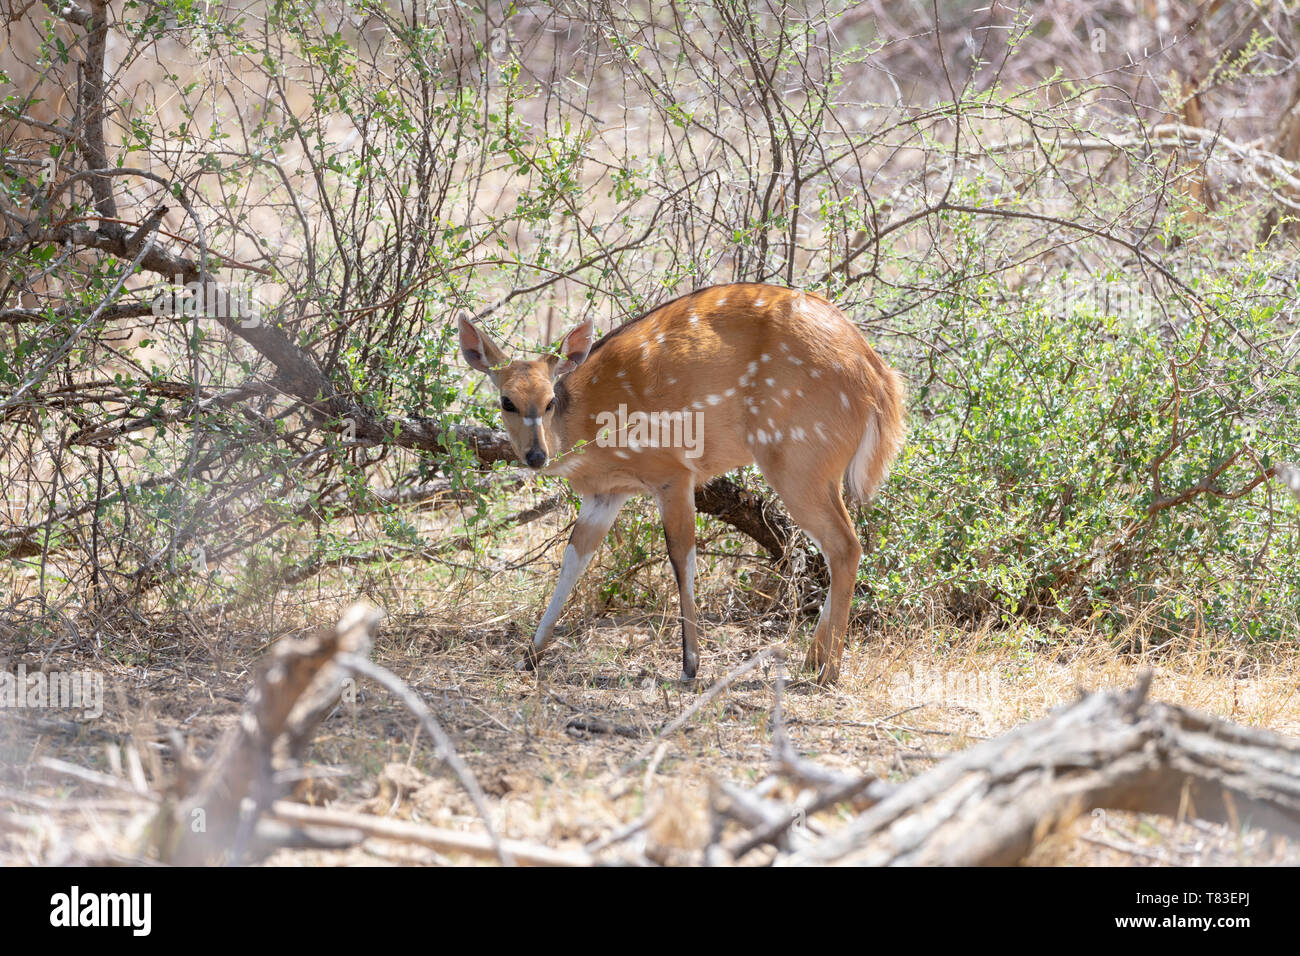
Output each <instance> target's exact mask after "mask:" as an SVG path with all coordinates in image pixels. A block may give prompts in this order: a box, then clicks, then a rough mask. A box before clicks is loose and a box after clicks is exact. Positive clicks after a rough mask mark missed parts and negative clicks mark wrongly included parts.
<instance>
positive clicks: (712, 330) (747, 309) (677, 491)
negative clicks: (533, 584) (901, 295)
mask: <svg viewBox="0 0 1300 956" xmlns="http://www.w3.org/2000/svg"><path fill="white" fill-rule="evenodd" d="M590 335H591V332H590V324H589V323H587V324H584V325H583V326H579V327H578V328H577V329H575V330H574V331H573V332H571V333H569V335H568V336H566V337H565V340H564V347H563V349H562V352H563V355H564V357H563V358H559V359H557V358H545V359H539V360H535V361H523V362H508V363H507V362H505V361H504V353H501V351H500V349H499V348H497V347H496V346H495V344H494V343H492V342H491V340H490V339H488V338H487V337H486V336H485V335H483V334H482V333H481V332H479V331H478V330H477V329H476V328H474V327H473V326H469V330H468V331H467V330H466V327H465V325H464V324H463V325H462V346H463V347H467V348H468V349H469V351H467V353H466V355H467V358H470V357H471V355H472V354H473V352H474V349H477V350H478V351H479V352H480V353H481V354H482V355H483V356H485V357H486V358H487V362H486V363H485V364H486V366H498V367H495V368H484V370H485V371H488V372H489V374H491V375H492V377H493V380H494V382H495V383H496V385H497V387H498V388H499V389H500V391H501V394H502V396H503V398H504V399H508V400H509V401H510V402H511V403H512V404H513V406H514V407H515V408H516V409H517V412H516V413H506V414H503V418H504V419H505V424H506V427H507V430H508V431H509V433H510V437H511V441H512V443H513V444H514V446H515V450H516V451H517V452H519V453H520V456H521V458H522V457H524V456H525V455H527V454H528V453H529V452H530V451H532V453H533V456H534V459H536V458H537V455H538V453H539V451H540V453H543V454H544V455H545V459H546V464H545V466H544V467H543V468H542V469H541V470H542V471H543V473H546V474H554V475H561V476H563V477H565V478H567V479H568V480H569V482H570V484H572V486H573V488H574V490H575V491H576V492H577V493H578V494H579V495H581V496H582V497H583V500H584V508H583V511H582V515H581V516H580V518H579V522H578V525H577V527H576V528H575V531H574V539H573V541H572V542H571V549H572V550H573V551H574V554H575V558H574V563H575V565H585V562H586V560H587V559H589V557H590V553H591V552H592V551H594V550H595V545H596V544H598V543H599V540H600V538H602V537H603V536H604V533H605V531H606V530H607V529H608V526H609V523H612V520H613V514H609V515H606V512H607V511H608V510H609V508H610V507H612V509H613V512H614V513H616V512H617V507H618V505H619V504H621V503H622V499H623V497H624V496H626V495H631V494H638V493H649V494H652V495H654V496H655V497H656V500H657V501H658V502H659V506H660V511H661V514H662V515H663V518H664V525H665V530H666V532H667V535H668V544H669V556H670V558H671V559H672V561H673V567H674V569H675V570H676V572H677V577H678V584H679V587H681V590H682V618H683V647H684V651H683V659H684V666H683V671H684V673H685V674H686V676H688V677H690V676H693V675H694V660H695V656H696V652H695V625H694V618H695V609H694V600H693V595H692V593H691V585H690V581H689V577H690V572H691V571H693V565H694V505H693V490H694V488H695V487H696V486H697V485H699V484H701V483H703V482H704V481H707V480H708V479H709V478H711V477H713V476H714V475H718V474H722V473H723V472H727V471H730V470H732V469H734V468H738V467H740V466H743V465H748V464H752V463H753V464H757V465H758V467H759V468H760V469H761V470H762V472H763V474H764V476H765V477H766V478H767V479H768V481H769V482H771V484H772V486H773V488H775V489H776V491H777V493H778V494H779V495H780V496H781V498H782V500H783V501H784V502H785V504H786V506H787V507H788V508H789V509H790V513H791V516H792V517H793V518H794V520H795V521H796V523H798V524H799V525H800V527H802V528H803V529H804V530H805V531H807V532H808V534H809V535H810V536H811V537H812V538H813V539H814V541H815V542H816V543H817V545H818V547H819V548H821V550H822V551H823V553H824V554H825V555H826V558H827V562H828V564H829V565H830V569H831V579H832V583H831V593H830V595H829V596H828V604H827V608H826V609H825V611H824V613H823V615H822V620H821V621H819V623H818V628H817V634H816V637H815V639H814V642H813V646H812V648H811V650H810V651H809V659H808V663H809V664H810V665H811V666H812V667H814V668H815V669H816V671H817V673H818V677H819V679H822V680H833V679H834V678H835V675H836V672H837V671H838V666H839V660H840V655H841V653H842V649H843V639H844V631H845V630H846V628H847V624H848V602H849V599H850V597H851V593H852V586H853V580H854V578H855V577H856V571H857V564H858V560H859V557H860V555H861V546H860V545H859V543H858V541H857V537H856V534H855V533H854V531H853V526H852V523H851V522H850V521H849V517H848V513H847V511H846V509H845V507H844V502H843V499H842V497H841V484H842V483H843V482H844V481H845V480H846V479H847V481H848V484H849V487H850V490H851V491H852V492H854V493H856V495H857V496H859V497H861V498H869V497H870V495H871V494H872V493H874V491H875V490H876V488H877V487H878V486H879V483H880V481H881V480H882V479H883V477H884V475H885V472H886V470H887V469H888V466H889V463H890V462H891V461H892V460H893V458H894V455H895V454H896V453H897V450H898V446H899V443H900V441H901V438H902V433H903V421H902V406H903V388H902V384H901V381H900V380H899V378H898V375H897V374H896V373H895V372H894V371H893V370H892V369H891V368H889V367H888V366H887V365H885V363H884V362H883V361H882V360H881V359H880V357H879V356H878V355H877V354H876V353H875V351H874V350H873V349H872V348H871V347H870V346H869V345H868V344H867V342H866V340H865V339H863V337H862V335H861V333H860V332H859V331H858V330H857V328H856V327H854V326H853V324H852V323H851V322H850V321H849V320H848V319H847V318H846V317H845V316H844V315H843V313H841V312H840V311H839V310H838V309H836V308H835V306H833V305H832V304H831V303H829V302H827V301H826V300H825V299H823V298H821V297H820V296H817V295H814V294H812V293H807V292H799V291H792V290H789V289H783V288H778V287H775V286H767V285H757V284H737V285H726V286H715V287H712V288H709V289H704V290H701V291H699V292H696V293H693V294H691V295H687V296H684V297H682V298H680V299H676V300H674V301H672V302H670V303H668V304H666V305H664V306H661V307H660V308H658V309H655V310H654V311H653V312H650V313H648V314H647V315H645V316H643V317H641V318H639V319H636V320H634V321H633V322H631V323H628V324H627V325H625V326H623V327H621V328H619V329H617V330H615V331H614V332H612V333H610V334H609V335H607V336H606V337H605V338H604V339H603V340H601V342H599V343H597V344H596V345H595V346H594V347H593V348H591V350H590V354H589V355H588V356H587V357H586V358H585V361H584V359H583V356H584V355H586V353H587V346H588V345H589V344H590ZM476 340H477V344H476ZM467 342H468V345H467ZM575 362H576V366H575V365H574V363H575ZM471 364H474V362H473V360H472V358H471ZM476 367H484V366H483V365H476ZM566 372H567V374H566ZM555 373H558V376H559V377H558V381H555V382H554V384H552V377H553V374H555ZM553 398H554V399H555V407H554V409H553V410H552V411H549V412H548V411H546V409H547V406H548V403H550V402H551V400H552V399H553ZM620 405H624V406H626V410H627V413H628V414H629V415H633V413H657V412H687V413H696V412H698V413H699V414H700V416H701V417H700V418H699V419H697V421H698V422H700V423H701V425H702V435H701V438H702V440H701V442H700V445H699V450H700V452H701V453H700V454H699V456H698V457H694V458H692V457H691V456H690V455H688V454H687V452H688V450H689V449H687V448H683V447H668V448H665V447H644V446H642V447H630V445H629V443H627V442H626V441H624V440H623V439H626V438H627V437H628V436H627V433H626V432H623V433H617V434H614V433H610V432H607V433H606V436H605V439H604V441H605V442H606V443H607V444H605V445H602V443H601V441H602V438H601V428H600V425H601V424H602V421H598V419H600V417H601V415H602V413H606V412H615V411H616V410H617V409H618V407H619V406H620ZM604 421H605V422H607V421H608V419H605V420H604ZM610 438H613V439H614V442H615V443H614V444H608V442H609V439H610ZM589 500H590V501H592V502H596V504H595V505H593V512H594V515H595V516H594V517H593V518H592V519H591V520H590V521H587V522H584V520H583V518H584V517H585V516H586V514H587V504H586V503H587V502H588V501H589ZM606 517H608V521H606V520H605V519H606ZM592 539H594V540H592ZM568 561H569V558H568V552H567V551H566V568H565V571H563V572H562V582H561V587H562V588H563V587H565V586H567V587H572V583H571V581H570V580H569V578H571V577H573V575H572V574H570V573H569V568H568ZM579 572H580V568H579ZM557 597H561V595H560V594H559V593H558V592H557ZM561 601H562V597H561ZM552 611H555V613H556V614H558V610H557V609H556V608H555V607H554V602H553V606H552V608H549V609H548V616H547V618H544V619H543V628H539V633H538V640H537V645H538V646H537V647H536V649H535V650H536V652H540V650H541V649H542V648H544V646H545V644H546V643H547V642H548V641H549V639H550V634H549V627H548V626H547V624H548V620H549V621H550V623H551V624H553V619H552V618H553V616H554V615H552V613H551V612H552ZM544 631H545V633H543V632H544ZM534 656H535V655H534Z"/></svg>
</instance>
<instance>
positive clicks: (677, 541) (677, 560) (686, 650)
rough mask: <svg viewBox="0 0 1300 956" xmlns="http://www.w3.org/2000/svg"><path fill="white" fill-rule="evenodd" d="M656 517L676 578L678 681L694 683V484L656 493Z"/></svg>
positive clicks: (688, 481)
mask: <svg viewBox="0 0 1300 956" xmlns="http://www.w3.org/2000/svg"><path fill="white" fill-rule="evenodd" d="M656 500H657V501H658V503H659V516H660V517H661V518H662V519H663V523H664V538H665V539H666V540H667V543H668V560H669V561H671V562H672V565H673V574H674V576H675V577H676V578H677V603H678V605H679V607H680V613H681V619H682V680H684V681H688V680H694V679H695V671H696V669H697V668H698V667H699V666H700V644H699V636H698V632H697V629H696V620H695V484H694V482H693V481H692V480H691V478H690V476H686V477H683V478H681V479H679V480H676V481H673V482H672V483H670V484H668V485H666V486H664V487H663V488H661V489H659V492H658V494H657V495H656Z"/></svg>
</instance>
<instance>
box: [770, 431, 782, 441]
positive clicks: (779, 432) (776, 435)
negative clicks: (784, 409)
mask: <svg viewBox="0 0 1300 956" xmlns="http://www.w3.org/2000/svg"><path fill="white" fill-rule="evenodd" d="M780 440H781V430H780V429H779V428H778V429H777V431H776V434H775V435H773V436H772V441H780Z"/></svg>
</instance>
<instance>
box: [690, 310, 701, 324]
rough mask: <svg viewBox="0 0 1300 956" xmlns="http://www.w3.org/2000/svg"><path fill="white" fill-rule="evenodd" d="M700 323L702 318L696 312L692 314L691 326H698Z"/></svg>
mask: <svg viewBox="0 0 1300 956" xmlns="http://www.w3.org/2000/svg"><path fill="white" fill-rule="evenodd" d="M699 321H700V316H699V314H698V313H696V312H692V313H691V325H696V324H698V323H699Z"/></svg>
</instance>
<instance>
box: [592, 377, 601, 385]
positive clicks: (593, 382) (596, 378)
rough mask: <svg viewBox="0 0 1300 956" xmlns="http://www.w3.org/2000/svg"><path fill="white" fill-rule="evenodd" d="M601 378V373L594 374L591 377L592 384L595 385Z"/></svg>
mask: <svg viewBox="0 0 1300 956" xmlns="http://www.w3.org/2000/svg"><path fill="white" fill-rule="evenodd" d="M599 378H600V376H599V375H593V376H592V377H591V382H590V384H592V385H595V384H596V382H597V381H598V380H599Z"/></svg>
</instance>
